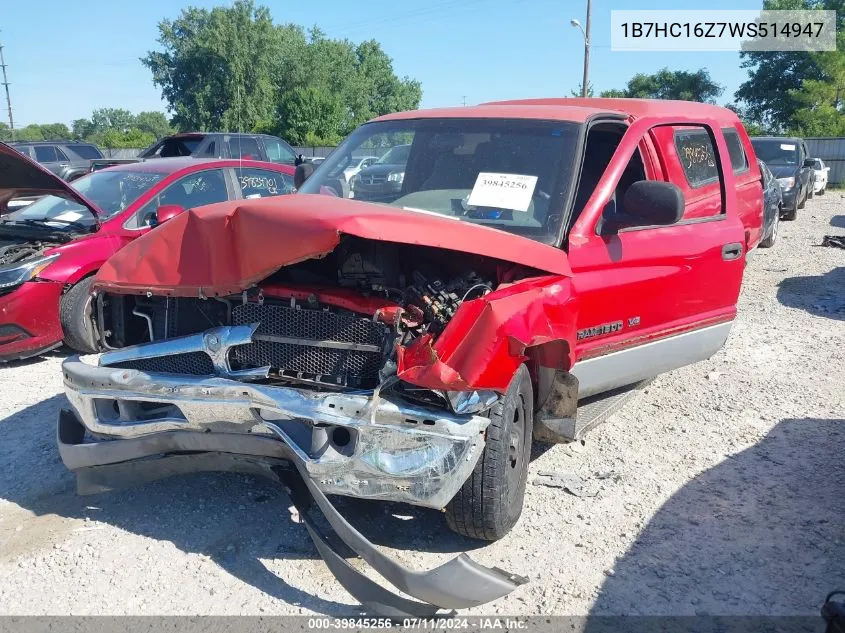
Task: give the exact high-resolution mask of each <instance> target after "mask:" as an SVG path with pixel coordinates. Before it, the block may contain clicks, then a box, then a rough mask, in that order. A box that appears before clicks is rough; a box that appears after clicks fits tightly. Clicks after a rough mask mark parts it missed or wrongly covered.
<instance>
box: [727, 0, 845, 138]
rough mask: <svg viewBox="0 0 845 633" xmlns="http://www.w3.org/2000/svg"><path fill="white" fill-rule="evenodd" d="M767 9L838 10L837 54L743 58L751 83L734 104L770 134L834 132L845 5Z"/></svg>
mask: <svg viewBox="0 0 845 633" xmlns="http://www.w3.org/2000/svg"><path fill="white" fill-rule="evenodd" d="M763 8H764V9H768V10H776V9H782V10H783V9H833V10H836V11H837V43H838V46H837V51H834V52H831V53H811V52H806V51H793V52H788V51H765V52H758V51H748V52H742V53H740V57H741V59H742V67H743V68H746V69H747V70H748V80H747V81H745V82H744V83H742V84H741V85H740V87H739V89H738V90H737V92H736V95H735V98H736V99H737V100H738V101H739V102H741V103H742V105H743V107H744V110H745V112H746V113H747V117H748V120H749V122H752V123H754V124H757V125H759V126H760V127H763V128H766V129H768V130H770V131H772V132H793V131H794V132H797V133H804V134H809V132H801V130H811V129H812V130H817V131H821V130H828V129H829V130H830V131H831V132H834V131H835V130H836V129H837V126H836V125H835V124H836V121H835V120H834V119H835V116H834V113H835V111H837V110H839V108H838V107H837V106H835V105H833V101H835V94H836V90H837V86H838V85H841V84H839V83H838V82H839V76H838V74H837V73H838V71H837V70H836V68H838V67H841V64H842V62H841V60H842V59H843V57H845V48H843V44H845V41H843V39H842V36H843V24H845V0H764V2H763ZM832 59H838V60H840V61H838V62H833V61H832ZM823 84H827V85H828V87H827V88H825V87H824V86H823ZM839 111H841V110H839ZM799 112H800V114H799ZM824 121H826V123H825V122H824ZM831 126H832V127H831Z"/></svg>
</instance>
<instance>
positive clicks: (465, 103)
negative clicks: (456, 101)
mask: <svg viewBox="0 0 845 633" xmlns="http://www.w3.org/2000/svg"><path fill="white" fill-rule="evenodd" d="M464 107H467V96H466V95H464Z"/></svg>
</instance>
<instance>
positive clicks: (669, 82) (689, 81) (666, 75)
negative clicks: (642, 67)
mask: <svg viewBox="0 0 845 633" xmlns="http://www.w3.org/2000/svg"><path fill="white" fill-rule="evenodd" d="M723 91H724V87H722V86H721V85H719V84H718V83H716V82H715V81H713V80H712V79H711V78H710V73H709V72H707V70H706V69H704V68H702V69H701V70H698V71H697V72H694V73H691V72H687V71H685V70H669V69H668V68H663V69H661V70H658V71H657V72H656V73H653V74H651V75H647V74H645V73H638V74H636V75H634V76H633V77H631V79H630V80H629V81H628V84H627V85H626V86H625V88H624V89H623V90H605V91H603V92H602V93H601V96H602V97H631V98H637V99H681V100H683V101H702V102H705V103H715V102H716V97H718V96H719V95H721V94H722V92H723Z"/></svg>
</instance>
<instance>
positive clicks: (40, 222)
mask: <svg viewBox="0 0 845 633" xmlns="http://www.w3.org/2000/svg"><path fill="white" fill-rule="evenodd" d="M3 224H24V225H26V226H43V227H45V228H48V229H55V228H58V227H55V226H51V224H64V225H66V226H69V227H70V228H74V229H79V230H81V231H87V230H88V228H89V227H87V226H86V225H84V224H82V223H81V222H75V221H74V220H50V219H47V218H26V219H24V220H6V221H5V222H3Z"/></svg>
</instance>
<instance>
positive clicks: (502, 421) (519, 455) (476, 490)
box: [446, 365, 534, 541]
mask: <svg viewBox="0 0 845 633" xmlns="http://www.w3.org/2000/svg"><path fill="white" fill-rule="evenodd" d="M533 414H534V388H533V386H532V384H531V376H530V375H529V374H528V369H527V368H526V367H525V365H520V367H519V369H518V370H517V372H516V374H515V375H514V377H513V379H512V380H511V383H510V385H508V390H507V392H506V393H505V395H504V397H503V398H502V399H501V400H499V402H498V403H497V404H496V406H494V407H493V408H492V409H491V410H490V412H489V413H488V417H489V418H490V425H489V426H488V427H487V442H486V444H485V446H484V452H483V453H482V454H481V457H480V458H479V460H478V463H477V464H476V465H475V470H473V472H472V474H471V475H470V476H469V479H467V480H466V482H464V485H463V487H462V488H461V489H460V490H459V491H458V493H457V494H456V495H455V497H454V498H453V499H452V500H451V501H450V502H449V505H447V506H446V523H447V524H448V526H449V528H450V529H452V530H453V531H454V532H457V533H458V534H461V535H463V536H468V537H469V538H474V539H480V540H484V541H496V540H498V539H500V538H502V537H503V536H505V534H507V533H508V532H509V531H510V530H511V528H513V526H514V525H516V522H517V521H518V520H519V515H520V514H521V513H522V502H523V499H524V498H525V482H526V480H527V478H528V462H529V460H530V458H531V438H532V436H533V427H534V417H533Z"/></svg>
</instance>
